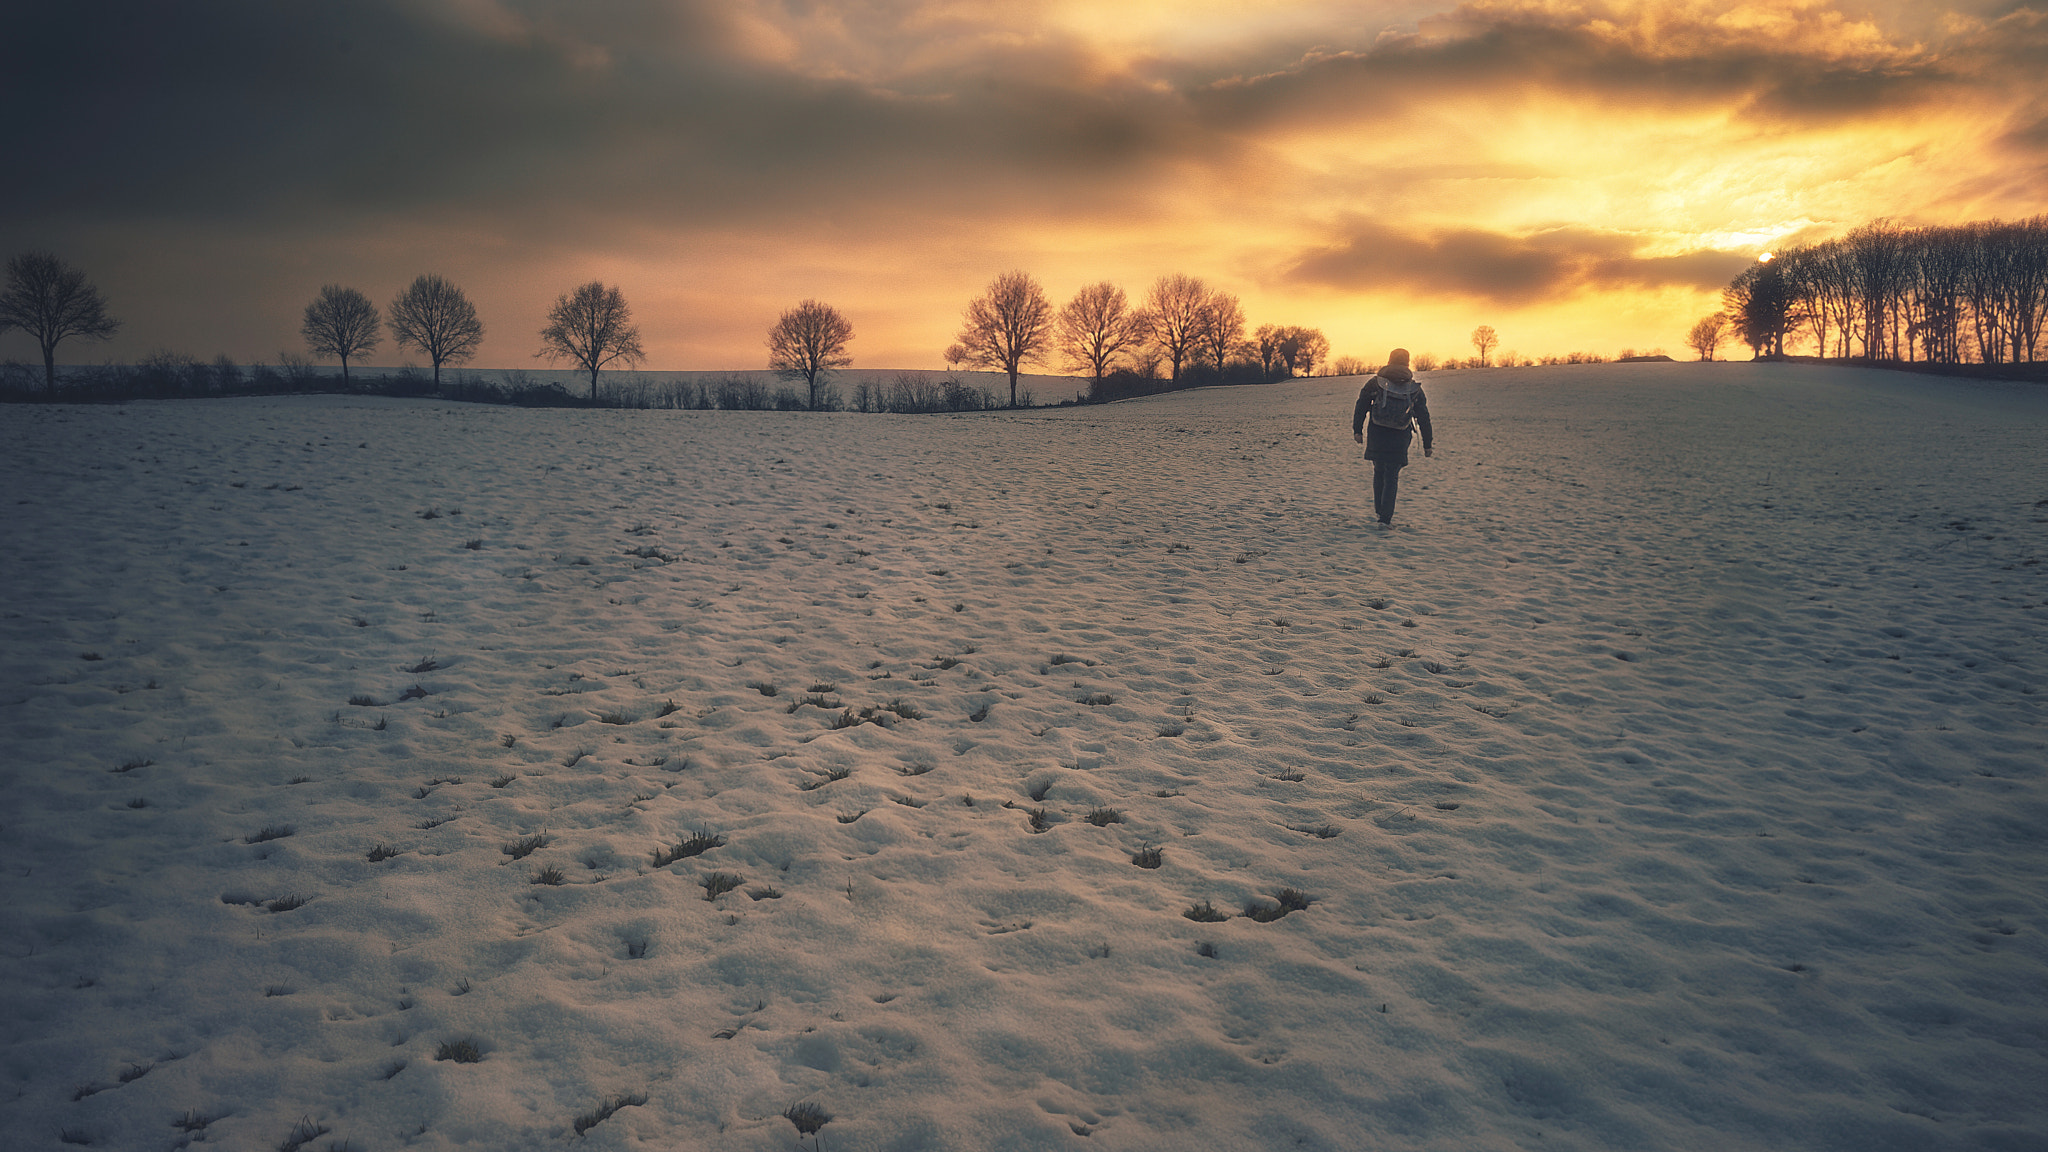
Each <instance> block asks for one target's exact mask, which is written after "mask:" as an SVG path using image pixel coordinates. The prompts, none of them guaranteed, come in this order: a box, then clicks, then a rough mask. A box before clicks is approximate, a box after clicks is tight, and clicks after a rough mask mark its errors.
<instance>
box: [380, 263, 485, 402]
mask: <svg viewBox="0 0 2048 1152" xmlns="http://www.w3.org/2000/svg"><path fill="white" fill-rule="evenodd" d="M386 323H387V324H388V325H389V326H390V328H391V339H392V340H393V341H394V342H396V343H397V345H398V347H399V348H400V349H401V350H402V349H405V348H408V347H410V348H417V349H419V350H420V352H422V353H423V354H425V355H426V357H427V359H429V360H432V361H433V362H434V387H435V388H437V389H438V388H439V387H440V386H441V365H443V364H460V363H462V362H463V361H464V360H467V359H469V358H470V357H471V356H474V355H476V350H477V347H478V346H479V345H481V344H482V343H483V342H484V325H483V321H481V320H478V319H477V318H476V305H474V304H471V303H470V302H469V297H467V296H465V295H463V294H462V289H460V288H457V287H456V286H455V285H454V284H453V283H451V282H450V281H448V280H446V279H443V278H442V277H440V276H436V275H434V274H433V273H431V272H429V273H425V274H422V275H421V276H420V277H419V278H418V279H417V280H414V281H413V282H412V284H411V286H409V287H407V288H406V289H405V291H403V292H400V293H399V294H398V295H397V296H395V297H393V298H392V301H391V318H390V319H389V320H388V321H386Z"/></svg>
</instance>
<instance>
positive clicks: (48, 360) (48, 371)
mask: <svg viewBox="0 0 2048 1152" xmlns="http://www.w3.org/2000/svg"><path fill="white" fill-rule="evenodd" d="M43 386H44V387H45V388H48V389H49V390H50V395H51V396H53V397H54V396H55V395H57V346H56V345H55V344H45V345H43Z"/></svg>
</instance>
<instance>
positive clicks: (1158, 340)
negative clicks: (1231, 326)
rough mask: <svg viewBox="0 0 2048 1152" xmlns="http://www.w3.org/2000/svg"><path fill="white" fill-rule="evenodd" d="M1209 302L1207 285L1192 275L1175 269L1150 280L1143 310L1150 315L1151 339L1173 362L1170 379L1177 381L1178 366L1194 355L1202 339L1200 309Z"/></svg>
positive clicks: (1170, 361) (1169, 361)
mask: <svg viewBox="0 0 2048 1152" xmlns="http://www.w3.org/2000/svg"><path fill="white" fill-rule="evenodd" d="M1208 303H1209V286H1208V285H1206V284H1204V283H1202V281H1201V280H1200V279H1198V278H1196V277H1194V276H1186V275H1182V274H1181V273H1178V272H1176V273H1174V274H1173V275H1171V276H1161V277H1160V278H1159V279H1158V280H1156V281H1154V282H1153V284H1152V294H1151V295H1150V296H1149V297H1147V298H1146V301H1145V311H1146V312H1148V313H1150V314H1151V317H1152V343H1153V346H1154V347H1156V348H1158V349H1159V351H1160V353H1161V354H1162V355H1164V356H1165V358H1166V361H1167V363H1168V364H1170V365H1172V369H1173V374H1172V375H1171V376H1169V377H1168V379H1169V380H1173V381H1176V382H1178V381H1179V380H1180V370H1181V368H1182V366H1184V365H1185V364H1186V363H1187V362H1188V361H1189V360H1192V359H1194V355H1195V348H1196V343H1197V341H1199V340H1200V339H1201V323H1202V309H1203V307H1204V306H1205V305H1207V304H1208Z"/></svg>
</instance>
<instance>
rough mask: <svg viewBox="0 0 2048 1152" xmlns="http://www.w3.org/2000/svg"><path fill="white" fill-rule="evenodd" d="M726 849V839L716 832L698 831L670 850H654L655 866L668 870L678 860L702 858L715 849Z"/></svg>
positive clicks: (657, 848)
mask: <svg viewBox="0 0 2048 1152" xmlns="http://www.w3.org/2000/svg"><path fill="white" fill-rule="evenodd" d="M723 847H725V837H724V836H722V835H719V834H718V833H715V832H705V831H701V830H700V831H696V832H692V833H690V834H689V835H688V836H685V837H683V838H682V839H680V840H678V841H676V842H675V844H674V845H673V846H671V847H668V848H663V847H660V846H659V845H657V846H656V847H655V849H654V866H655V867H656V868H666V867H668V866H669V865H671V864H673V863H675V862H676V861H678V860H688V859H689V858H690V857H692V856H702V855H703V854H704V853H706V852H709V851H711V850H712V849H713V848H723Z"/></svg>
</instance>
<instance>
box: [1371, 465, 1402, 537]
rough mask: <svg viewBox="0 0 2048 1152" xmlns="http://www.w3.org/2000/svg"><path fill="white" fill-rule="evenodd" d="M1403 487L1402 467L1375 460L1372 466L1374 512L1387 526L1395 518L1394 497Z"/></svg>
mask: <svg viewBox="0 0 2048 1152" xmlns="http://www.w3.org/2000/svg"><path fill="white" fill-rule="evenodd" d="M1400 486H1401V465H1400V464H1399V463H1398V462H1396V461H1393V460H1375V461H1373V466H1372V510H1373V512H1374V513H1375V514H1377V515H1378V516H1379V518H1380V523H1382V524H1386V523H1388V522H1390V521H1392V520H1393V518H1394V497H1395V495H1396V493H1397V492H1398V491H1399V489H1400Z"/></svg>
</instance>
